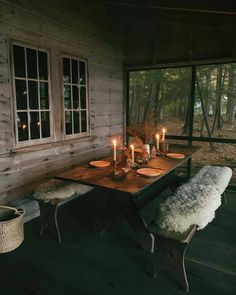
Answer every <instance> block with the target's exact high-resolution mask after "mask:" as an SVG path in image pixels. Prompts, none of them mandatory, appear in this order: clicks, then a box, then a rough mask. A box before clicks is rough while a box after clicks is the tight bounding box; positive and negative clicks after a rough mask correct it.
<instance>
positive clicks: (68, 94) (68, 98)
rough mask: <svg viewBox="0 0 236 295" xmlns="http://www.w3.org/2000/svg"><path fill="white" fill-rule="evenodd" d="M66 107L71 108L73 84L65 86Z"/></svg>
mask: <svg viewBox="0 0 236 295" xmlns="http://www.w3.org/2000/svg"><path fill="white" fill-rule="evenodd" d="M64 107H65V109H70V108H71V86H70V85H65V86H64Z"/></svg>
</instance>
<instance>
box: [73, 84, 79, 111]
mask: <svg viewBox="0 0 236 295" xmlns="http://www.w3.org/2000/svg"><path fill="white" fill-rule="evenodd" d="M73 108H74V109H78V108H79V91H78V87H77V86H73Z"/></svg>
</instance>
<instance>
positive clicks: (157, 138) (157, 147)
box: [156, 134, 160, 151]
mask: <svg viewBox="0 0 236 295" xmlns="http://www.w3.org/2000/svg"><path fill="white" fill-rule="evenodd" d="M159 142H160V135H159V134H156V149H157V151H159V148H160V146H159Z"/></svg>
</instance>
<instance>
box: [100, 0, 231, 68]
mask: <svg viewBox="0 0 236 295" xmlns="http://www.w3.org/2000/svg"><path fill="white" fill-rule="evenodd" d="M106 4H107V7H108V11H109V13H110V14H111V16H112V18H113V23H116V24H118V25H121V26H123V30H124V34H125V43H126V46H125V48H126V66H128V67H129V66H130V67H142V66H145V67H146V66H147V67H148V66H150V67H151V66H155V65H156V64H160V63H178V62H182V63H191V62H198V61H209V60H219V61H220V60H224V59H225V60H226V59H227V60H231V59H232V60H234V59H235V58H236V1H232V0H223V1H219V0H218V1H217V0H216V1H213V0H211V1H210V0H205V1H203V0H199V1H189V0H179V1H174V0H159V1H157V0H156V1H155V0H150V1H141V0H139V1H134V0H128V1H124V0H118V1H117V0H116V1H115V0H108V1H106Z"/></svg>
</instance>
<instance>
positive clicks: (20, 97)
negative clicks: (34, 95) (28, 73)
mask: <svg viewBox="0 0 236 295" xmlns="http://www.w3.org/2000/svg"><path fill="white" fill-rule="evenodd" d="M16 108H17V110H27V91H26V82H25V81H24V80H16Z"/></svg>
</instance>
